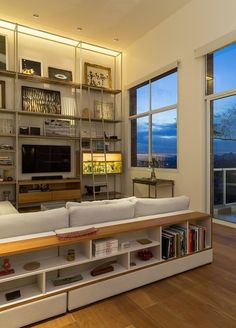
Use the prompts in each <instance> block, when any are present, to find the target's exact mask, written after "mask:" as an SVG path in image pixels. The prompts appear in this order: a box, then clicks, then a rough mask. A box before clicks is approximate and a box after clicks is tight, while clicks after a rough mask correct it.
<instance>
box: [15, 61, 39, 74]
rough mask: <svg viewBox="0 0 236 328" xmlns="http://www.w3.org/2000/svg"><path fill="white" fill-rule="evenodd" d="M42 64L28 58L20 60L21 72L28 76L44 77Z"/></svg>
mask: <svg viewBox="0 0 236 328" xmlns="http://www.w3.org/2000/svg"><path fill="white" fill-rule="evenodd" d="M42 66H43V65H42V62H40V61H35V60H32V59H28V58H21V59H20V72H21V73H23V74H26V75H38V76H42Z"/></svg>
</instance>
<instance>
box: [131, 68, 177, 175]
mask: <svg viewBox="0 0 236 328" xmlns="http://www.w3.org/2000/svg"><path fill="white" fill-rule="evenodd" d="M130 105H131V106H130V115H131V164H132V166H143V167H147V166H148V163H149V161H150V160H151V159H153V158H154V159H155V161H154V163H155V166H156V167H162V168H170V169H174V168H176V167H177V71H176V70H174V71H171V72H169V73H167V74H165V75H164V76H160V77H157V78H155V79H152V80H150V81H147V82H146V83H144V84H142V85H141V86H137V87H135V88H133V90H131V91H130ZM132 115H136V116H135V118H132Z"/></svg>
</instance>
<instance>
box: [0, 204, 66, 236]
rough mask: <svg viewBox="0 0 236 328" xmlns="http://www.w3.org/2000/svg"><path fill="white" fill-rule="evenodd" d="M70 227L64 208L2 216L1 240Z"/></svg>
mask: <svg viewBox="0 0 236 328" xmlns="http://www.w3.org/2000/svg"><path fill="white" fill-rule="evenodd" d="M68 226H69V213H68V210H67V209H65V208H63V207H62V208H57V209H53V210H48V211H42V212H34V213H32V212H31V213H19V214H7V215H1V216H0V238H9V237H14V236H20V235H28V234H34V233H39V232H47V231H53V230H56V229H60V228H66V227H68Z"/></svg>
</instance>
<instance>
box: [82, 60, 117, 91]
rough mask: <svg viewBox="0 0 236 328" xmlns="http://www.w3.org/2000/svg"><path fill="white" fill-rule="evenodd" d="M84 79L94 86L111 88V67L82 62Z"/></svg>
mask: <svg viewBox="0 0 236 328" xmlns="http://www.w3.org/2000/svg"><path fill="white" fill-rule="evenodd" d="M84 81H85V83H86V84H88V85H91V86H94V87H101V88H106V89H111V88H112V83H111V68H110V67H104V66H100V65H95V64H90V63H84Z"/></svg>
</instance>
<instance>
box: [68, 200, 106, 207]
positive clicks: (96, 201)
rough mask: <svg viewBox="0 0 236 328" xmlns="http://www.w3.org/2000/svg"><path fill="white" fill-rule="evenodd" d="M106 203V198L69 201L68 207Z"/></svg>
mask: <svg viewBox="0 0 236 328" xmlns="http://www.w3.org/2000/svg"><path fill="white" fill-rule="evenodd" d="M104 204H106V201H105V200H94V201H91V202H67V203H66V208H67V209H69V208H70V207H72V206H94V205H104Z"/></svg>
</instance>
